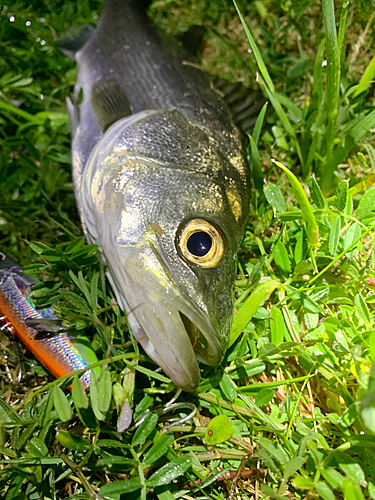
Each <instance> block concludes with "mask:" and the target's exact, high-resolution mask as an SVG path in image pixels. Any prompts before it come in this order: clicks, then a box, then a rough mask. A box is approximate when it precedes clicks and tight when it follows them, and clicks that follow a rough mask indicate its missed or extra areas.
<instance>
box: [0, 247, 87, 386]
mask: <svg viewBox="0 0 375 500" xmlns="http://www.w3.org/2000/svg"><path fill="white" fill-rule="evenodd" d="M35 284H36V282H35V281H34V280H33V279H31V278H30V277H29V276H26V275H25V274H23V273H22V269H21V268H20V266H19V265H18V264H17V263H16V262H15V261H13V260H12V259H10V258H9V257H7V256H6V255H5V254H4V253H2V252H0V316H1V318H0V323H2V326H1V328H0V329H1V330H8V331H9V332H10V333H12V334H14V335H15V336H16V337H18V338H19V339H20V340H21V342H22V343H23V344H24V346H25V347H26V348H27V349H28V350H29V351H30V352H32V353H33V354H34V356H35V357H36V358H37V359H38V360H39V361H40V362H41V363H42V364H43V365H44V366H45V367H46V368H47V370H49V371H50V372H51V373H52V374H53V375H54V376H55V377H57V378H60V377H64V376H65V375H69V374H71V373H73V372H74V371H75V370H81V369H84V368H87V363H86V362H85V361H84V359H83V358H82V356H81V354H80V352H79V351H78V350H77V348H76V347H75V346H74V345H73V343H72V342H71V340H70V338H69V337H68V335H67V332H66V331H64V328H63V326H62V324H61V322H60V321H59V320H58V319H57V318H56V316H55V315H54V313H53V311H52V309H51V308H45V309H41V310H38V309H36V307H35V306H34V304H33V302H32V292H31V286H32V285H35ZM80 380H81V382H82V385H83V387H84V389H88V387H89V385H90V370H87V371H86V372H85V373H84V374H83V375H82V376H81V377H80Z"/></svg>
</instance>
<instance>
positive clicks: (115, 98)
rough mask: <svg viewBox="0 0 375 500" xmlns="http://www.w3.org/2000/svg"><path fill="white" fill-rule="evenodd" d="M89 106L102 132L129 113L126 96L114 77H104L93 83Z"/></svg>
mask: <svg viewBox="0 0 375 500" xmlns="http://www.w3.org/2000/svg"><path fill="white" fill-rule="evenodd" d="M91 106H92V109H93V111H94V114H95V116H96V119H97V120H98V123H99V125H100V127H101V129H102V130H103V132H105V131H106V130H107V129H108V128H109V127H110V126H111V125H113V124H114V123H115V122H117V120H120V119H121V118H125V117H126V116H129V115H130V114H131V111H130V104H129V101H128V98H127V97H126V95H125V92H124V90H123V89H122V87H121V85H120V84H119V83H118V81H117V80H115V79H114V78H104V79H102V80H99V81H98V82H96V83H95V85H94V86H93V88H92V93H91Z"/></svg>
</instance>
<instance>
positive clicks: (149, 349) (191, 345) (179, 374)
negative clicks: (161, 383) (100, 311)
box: [128, 303, 224, 392]
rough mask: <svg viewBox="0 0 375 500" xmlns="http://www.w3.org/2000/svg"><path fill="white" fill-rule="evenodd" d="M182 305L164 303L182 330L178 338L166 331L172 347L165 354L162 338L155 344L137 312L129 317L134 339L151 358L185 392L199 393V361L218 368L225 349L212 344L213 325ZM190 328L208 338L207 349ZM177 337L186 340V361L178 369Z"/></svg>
mask: <svg viewBox="0 0 375 500" xmlns="http://www.w3.org/2000/svg"><path fill="white" fill-rule="evenodd" d="M179 306H180V307H171V305H170V304H165V303H163V306H162V307H163V308H164V309H165V310H166V311H167V310H168V311H169V313H170V314H171V315H172V316H174V317H175V318H178V322H179V323H180V324H181V327H182V328H181V329H180V331H179V333H178V335H176V330H174V331H173V332H172V331H169V332H168V331H167V330H165V332H164V333H165V334H168V333H169V334H170V335H169V336H168V340H167V341H166V342H167V343H168V344H169V346H170V351H169V352H168V351H167V352H163V347H164V346H163V345H161V343H162V340H160V337H159V340H160V342H159V343H158V342H153V339H152V337H153V333H152V332H150V330H148V329H146V328H143V327H142V325H141V323H142V320H141V321H139V318H138V317H137V316H139V315H138V314H137V310H134V311H133V312H131V313H130V314H129V316H128V321H129V324H130V326H131V329H132V332H133V334H134V336H135V337H136V339H137V340H138V341H139V342H140V343H141V344H142V346H143V348H144V349H145V351H146V353H147V354H148V355H149V357H150V358H151V359H153V360H154V361H155V362H156V363H157V364H158V365H159V366H160V367H161V368H162V369H163V371H164V372H165V373H166V374H167V375H168V377H169V378H170V379H171V380H172V382H174V383H175V384H176V385H177V386H178V387H180V388H181V389H183V390H184V391H187V392H190V391H194V390H196V388H197V387H198V385H199V382H200V371H199V366H198V361H201V362H203V363H204V364H208V365H213V366H215V365H217V364H219V363H220V362H221V359H222V357H223V354H224V350H223V349H220V348H218V347H217V346H216V345H215V343H213V342H212V340H211V338H212V337H211V335H209V332H208V330H209V331H210V333H212V330H213V329H212V327H211V326H210V325H207V323H206V322H204V320H202V319H199V317H197V315H196V314H194V311H192V309H191V308H189V307H188V306H185V305H184V304H179ZM181 306H182V307H181ZM183 318H184V319H183ZM197 323H198V324H197ZM203 323H204V324H205V328H202V326H203ZM198 325H199V326H198ZM187 327H188V328H187ZM189 328H193V329H195V330H196V332H197V333H199V332H200V333H202V335H203V336H204V337H205V339H207V346H206V348H203V347H202V346H201V344H200V340H199V337H198V338H195V339H194V338H192V336H191V334H190V333H189ZM177 336H180V337H181V336H184V339H182V341H183V343H184V359H182V357H181V359H180V360H179V363H178V369H177V370H176V364H175V363H174V361H173V355H174V352H175V347H176V346H175V345H172V344H173V342H172V341H171V340H172V339H175V338H176V337H177ZM177 349H178V346H177ZM189 350H190V351H191V352H190V354H191V355H190V356H189V354H188V351H189Z"/></svg>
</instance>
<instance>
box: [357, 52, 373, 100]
mask: <svg viewBox="0 0 375 500" xmlns="http://www.w3.org/2000/svg"><path fill="white" fill-rule="evenodd" d="M374 80H375V56H374V57H373V58H372V59H371V62H370V64H369V65H368V66H367V68H366V70H365V72H364V73H363V76H362V78H361V80H360V82H359V84H358V85H356V90H355V92H354V95H353V97H357V96H358V95H359V94H361V93H362V92H365V91H366V90H368V88H369V87H370V85H371V84H372V83H373V82H374Z"/></svg>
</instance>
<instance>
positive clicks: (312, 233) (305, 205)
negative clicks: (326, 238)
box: [272, 160, 319, 248]
mask: <svg viewBox="0 0 375 500" xmlns="http://www.w3.org/2000/svg"><path fill="white" fill-rule="evenodd" d="M272 161H273V162H274V163H275V165H277V166H278V167H280V168H281V169H282V170H284V172H285V173H286V175H287V177H288V180H289V182H290V184H291V186H292V188H293V192H294V195H295V197H296V199H297V202H298V204H299V206H300V208H301V212H302V216H303V218H304V220H305V223H306V233H307V241H308V242H309V244H310V245H311V246H312V247H313V248H316V247H317V246H318V245H319V229H318V226H317V223H316V219H315V215H314V212H313V209H312V208H311V205H310V202H309V200H308V198H307V196H306V194H305V191H304V190H303V187H302V186H301V184H300V182H299V180H298V179H297V177H296V176H295V175H294V174H292V172H291V171H290V170H289V169H288V168H286V167H285V166H284V165H283V164H282V163H280V162H279V161H276V160H272Z"/></svg>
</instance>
